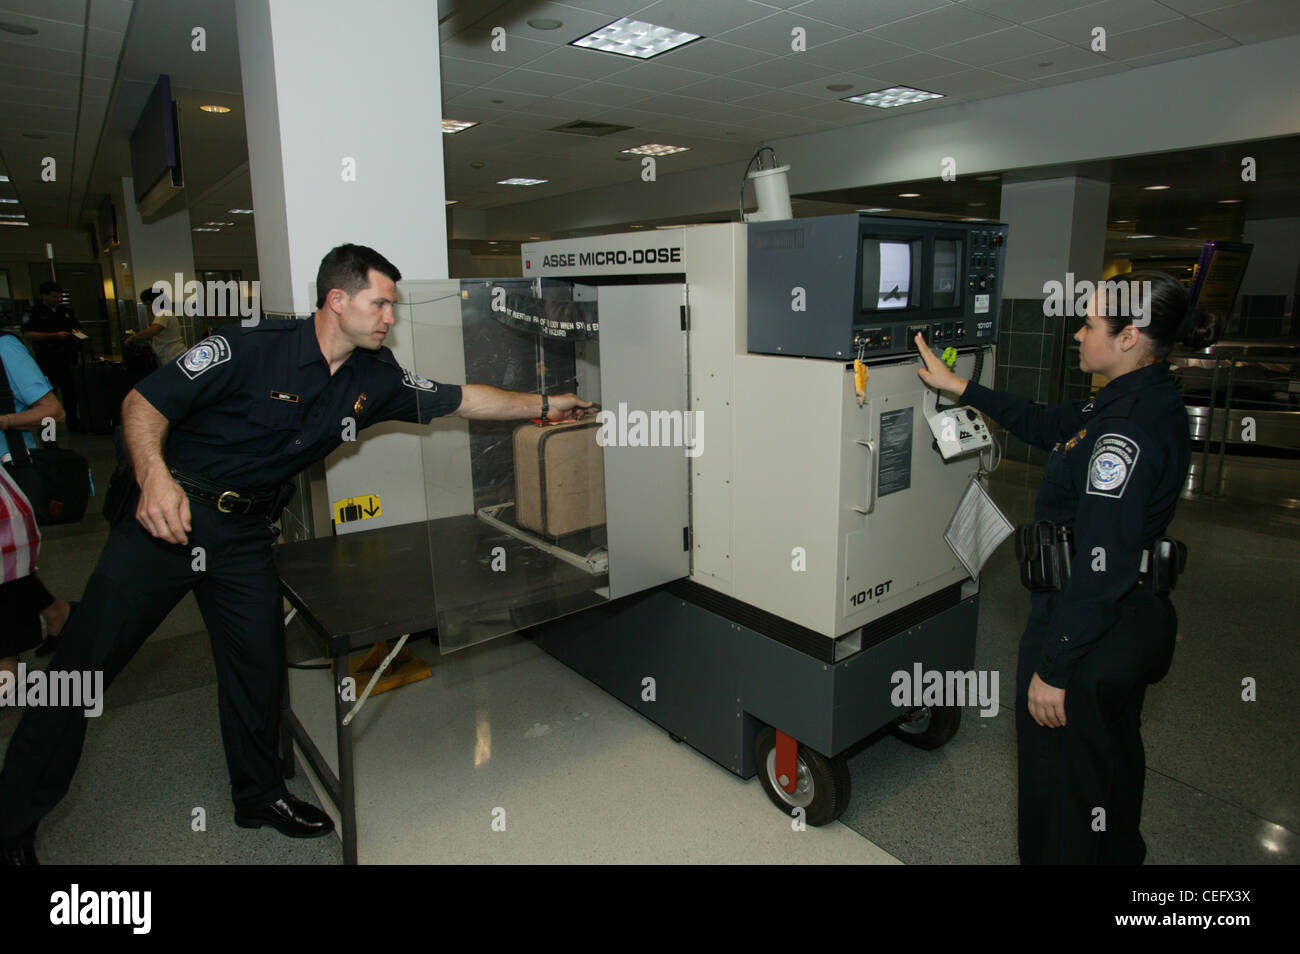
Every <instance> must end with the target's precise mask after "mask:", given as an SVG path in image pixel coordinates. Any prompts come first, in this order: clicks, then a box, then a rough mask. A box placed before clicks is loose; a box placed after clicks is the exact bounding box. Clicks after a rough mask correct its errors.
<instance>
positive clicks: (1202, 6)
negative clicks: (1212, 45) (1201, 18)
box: [1160, 0, 1246, 17]
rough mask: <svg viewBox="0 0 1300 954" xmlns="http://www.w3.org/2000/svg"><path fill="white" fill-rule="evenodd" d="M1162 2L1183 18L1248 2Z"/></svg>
mask: <svg viewBox="0 0 1300 954" xmlns="http://www.w3.org/2000/svg"><path fill="white" fill-rule="evenodd" d="M1160 2H1161V3H1163V4H1164V5H1165V6H1167V7H1172V8H1173V9H1174V10H1177V11H1178V12H1179V13H1181V14H1183V16H1189V17H1194V16H1197V15H1198V14H1201V13H1207V12H1208V11H1210V10H1219V9H1221V8H1223V7H1231V6H1235V5H1237V4H1240V3H1245V2H1246V0H1160Z"/></svg>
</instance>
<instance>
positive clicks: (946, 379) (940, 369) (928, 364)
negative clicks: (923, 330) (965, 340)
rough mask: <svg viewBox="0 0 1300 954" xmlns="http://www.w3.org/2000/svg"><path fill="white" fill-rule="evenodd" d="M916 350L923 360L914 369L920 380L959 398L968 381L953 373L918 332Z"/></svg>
mask: <svg viewBox="0 0 1300 954" xmlns="http://www.w3.org/2000/svg"><path fill="white" fill-rule="evenodd" d="M916 350H917V351H918V352H920V354H921V361H922V362H923V366H922V367H920V368H917V369H916V373H917V374H918V375H919V376H920V378H921V380H922V381H924V382H925V383H926V384H928V385H929V386H930V387H932V388H938V389H939V390H940V391H947V392H948V393H949V394H952V395H955V396H956V397H959V398H960V397H961V396H962V393H963V392H964V391H965V390H966V385H967V384H968V383H969V382H967V380H966V379H965V378H959V377H957V375H955V374H953V373H952V369H951V368H950V367H948V366H947V365H946V364H944V363H943V361H942V360H941V359H940V358H939V357H938V356H937V355H936V354H935V353H934V352H933V351H931V350H930V346H929V345H928V344H926V343H925V338H924V337H922V336H921V334H920V333H918V334H917V336H916Z"/></svg>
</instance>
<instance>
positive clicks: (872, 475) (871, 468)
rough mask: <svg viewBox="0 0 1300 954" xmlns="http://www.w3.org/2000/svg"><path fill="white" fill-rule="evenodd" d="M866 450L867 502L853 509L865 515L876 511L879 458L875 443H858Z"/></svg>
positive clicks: (861, 441)
mask: <svg viewBox="0 0 1300 954" xmlns="http://www.w3.org/2000/svg"><path fill="white" fill-rule="evenodd" d="M858 443H859V444H861V445H862V446H863V447H865V448H866V449H867V502H866V504H865V505H864V506H862V507H854V508H853V509H854V510H856V511H857V512H858V513H861V514H867V513H871V511H873V510H875V509H876V481H877V479H878V478H879V476H880V473H879V470H880V458H879V456H878V455H877V454H876V442H875V441H863V440H860V441H858Z"/></svg>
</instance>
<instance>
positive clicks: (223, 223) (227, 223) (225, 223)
mask: <svg viewBox="0 0 1300 954" xmlns="http://www.w3.org/2000/svg"><path fill="white" fill-rule="evenodd" d="M203 224H204V225H234V224H235V223H234V222H204V223H203Z"/></svg>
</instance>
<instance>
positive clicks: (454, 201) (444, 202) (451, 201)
mask: <svg viewBox="0 0 1300 954" xmlns="http://www.w3.org/2000/svg"><path fill="white" fill-rule="evenodd" d="M459 201H460V199H444V200H443V204H444V205H455V204H456V203H457V202H459Z"/></svg>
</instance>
